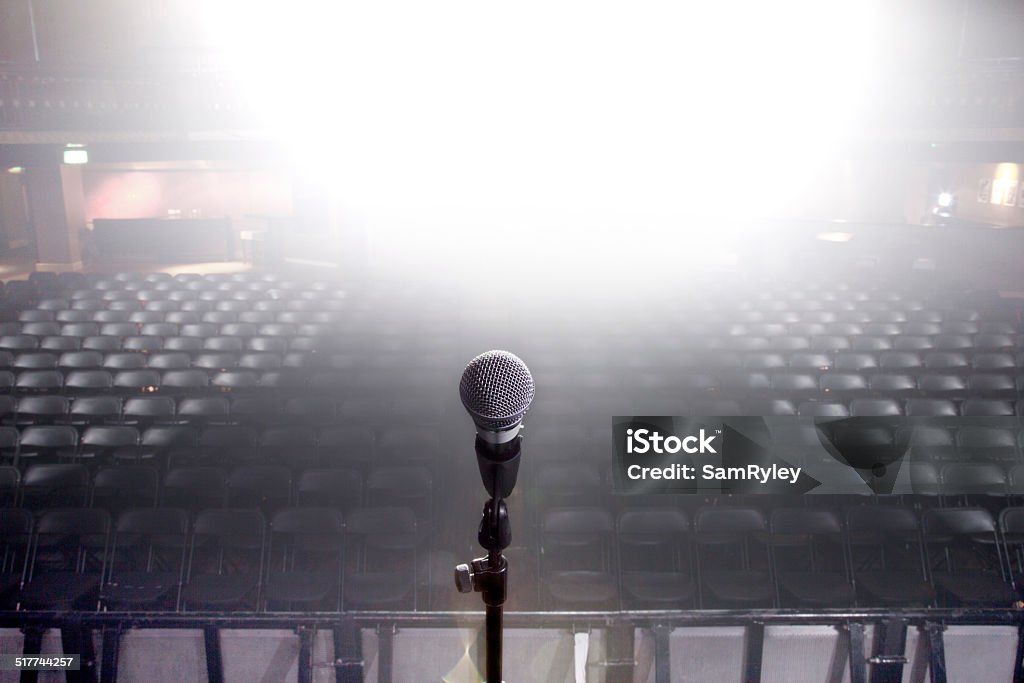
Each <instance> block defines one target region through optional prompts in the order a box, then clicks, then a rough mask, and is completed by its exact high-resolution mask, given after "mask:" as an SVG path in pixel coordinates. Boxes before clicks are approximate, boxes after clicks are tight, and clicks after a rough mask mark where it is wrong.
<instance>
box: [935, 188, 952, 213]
mask: <svg viewBox="0 0 1024 683" xmlns="http://www.w3.org/2000/svg"><path fill="white" fill-rule="evenodd" d="M938 204H939V206H941V207H942V208H944V209H948V208H949V207H951V206H953V195H952V194H950V193H949V192H940V193H939V200H938Z"/></svg>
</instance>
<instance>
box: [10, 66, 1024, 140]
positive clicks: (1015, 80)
mask: <svg viewBox="0 0 1024 683" xmlns="http://www.w3.org/2000/svg"><path fill="white" fill-rule="evenodd" d="M814 87H815V86H814V84H813V83H808V88H810V89H813V88H814ZM299 104H301V103H299ZM752 104H756V103H753V102H752ZM311 106H312V104H311ZM260 109H261V108H260V107H257V106H254V105H253V104H252V101H251V100H250V98H249V95H248V93H247V92H246V91H245V89H244V88H242V87H240V85H239V81H238V79H236V78H235V74H233V73H232V72H230V71H227V70H224V69H202V68H189V69H182V68H168V67H145V68H142V67H124V68H120V69H111V68H107V67H104V68H102V69H86V68H82V69H71V68H52V67H50V68H41V67H32V66H24V65H3V64H0V131H68V130H74V131H194V130H218V129H238V128H247V129H258V128H260V127H261V125H260V124H261V111H260ZM751 111H752V112H756V107H753V106H752V108H751ZM863 114H864V116H863V118H862V123H863V128H864V130H863V132H864V133H866V134H868V135H870V134H871V133H872V132H873V131H876V130H886V131H890V130H892V129H896V130H901V129H912V130H913V129H934V128H940V129H941V128H947V129H948V128H956V129H960V128H981V129H991V128H1024V62H1022V61H1021V60H1017V59H1008V60H965V61H961V62H954V63H951V64H948V65H936V66H932V67H929V68H928V69H927V70H918V69H912V68H898V67H893V68H892V70H891V71H890V73H888V74H886V75H884V76H882V77H880V78H877V79H876V80H875V82H873V84H872V87H871V88H870V90H869V91H868V95H867V99H866V101H865V107H864V112H863Z"/></svg>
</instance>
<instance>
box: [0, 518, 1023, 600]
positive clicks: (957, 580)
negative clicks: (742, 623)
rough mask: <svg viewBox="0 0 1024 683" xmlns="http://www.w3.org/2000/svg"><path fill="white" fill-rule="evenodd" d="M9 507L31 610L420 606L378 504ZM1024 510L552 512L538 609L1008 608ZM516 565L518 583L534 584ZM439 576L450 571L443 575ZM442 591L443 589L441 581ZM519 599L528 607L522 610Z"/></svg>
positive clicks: (406, 531)
mask: <svg viewBox="0 0 1024 683" xmlns="http://www.w3.org/2000/svg"><path fill="white" fill-rule="evenodd" d="M114 518H115V516H114V515H111V513H109V512H107V511H106V510H102V509H97V508H84V509H81V508H79V509H47V510H43V511H42V512H41V513H40V514H39V515H38V516H35V515H32V514H31V513H29V512H28V511H26V510H22V509H17V508H15V509H6V510H0V544H2V546H3V548H4V551H5V557H7V558H11V559H12V560H13V561H10V562H7V563H6V564H5V566H4V570H5V571H4V573H3V579H4V581H3V586H2V587H0V599H3V600H4V602H5V603H7V604H8V605H9V606H17V607H20V608H22V609H82V610H92V609H96V608H97V607H98V606H101V607H107V608H115V609H116V608H124V607H129V608H135V609H150V610H152V609H165V610H169V609H186V610H192V609H204V608H206V609H282V608H300V609H324V608H326V609H337V608H339V607H340V608H348V609H361V608H364V609H366V608H368V609H387V608H406V609H409V608H415V607H417V606H421V605H418V604H417V602H418V601H417V595H416V593H417V592H418V591H419V590H420V589H421V588H422V587H424V586H427V587H429V586H430V585H431V584H433V583H434V582H435V580H436V578H437V577H434V576H431V575H430V572H431V569H430V564H429V563H421V562H420V561H419V553H420V550H419V549H418V546H419V542H418V525H417V519H416V515H415V513H413V512H412V511H411V510H409V509H407V508H401V507H369V508H359V509H355V510H351V511H349V512H347V513H341V512H339V511H338V510H336V509H332V508H323V507H298V508H282V509H279V510H277V511H276V512H273V513H271V514H270V517H269V519H270V521H269V524H268V522H267V516H266V515H265V514H264V513H262V512H260V511H259V510H257V509H253V508H212V509H210V508H207V509H200V510H197V511H195V512H193V513H191V514H190V513H189V512H188V511H186V510H183V509H180V508H174V507H156V508H144V509H129V510H125V511H123V512H120V513H118V514H117V515H116V521H114ZM1022 537H1024V509H1022V508H1007V509H1005V510H1004V511H1003V512H1002V513H1000V515H999V516H998V518H993V516H992V515H991V514H989V513H988V512H987V511H986V510H983V509H979V508H941V509H939V508H936V509H929V510H926V511H924V512H922V513H920V514H918V513H917V512H915V511H914V510H912V509H910V508H907V507H902V506H868V507H851V508H849V509H848V510H846V512H845V514H843V515H839V514H837V513H835V512H833V511H830V510H823V509H808V508H778V509H776V510H774V511H773V512H772V513H771V514H770V515H766V514H765V513H764V512H762V511H760V510H757V509H754V508H746V507H713V508H702V509H700V510H698V511H697V512H696V513H695V514H694V515H693V516H692V519H691V517H690V515H688V514H686V513H685V512H683V511H681V510H674V509H639V510H626V511H624V512H622V513H620V514H619V515H618V516H617V517H615V516H613V515H611V514H610V513H609V512H608V511H607V510H605V509H602V508H586V507H583V508H566V509H556V510H551V511H549V512H548V513H547V514H546V515H545V516H544V519H543V522H542V525H541V531H540V548H539V554H538V560H537V565H536V576H535V578H536V579H537V580H538V583H537V585H538V589H539V590H540V591H541V594H540V595H539V596H538V599H540V600H541V601H542V604H547V605H556V606H559V607H571V608H574V609H598V610H605V609H615V608H619V607H625V608H632V609H644V608H647V609H649V608H657V609H683V608H687V607H695V606H696V607H703V608H711V607H715V608H728V607H735V608H743V609H750V608H752V607H757V606H761V607H770V606H773V605H775V606H784V607H802V608H817V609H820V608H829V607H832V608H836V607H849V606H851V605H857V606H864V607H893V606H908V605H915V606H921V607H927V606H933V605H942V606H957V607H982V606H998V607H1010V606H1011V605H1012V604H1013V603H1014V602H1015V601H1016V600H1017V596H1018V589H1017V585H1018V583H1019V581H1020V579H1021V577H1022V576H1024V573H1022V571H1021V570H1022V564H1021V559H1022V556H1021V547H1022V543H1021V540H1020V539H1021V538H1022ZM526 569H527V568H526V567H522V570H524V571H525V570H526ZM445 574H447V572H446V573H445ZM444 579H445V582H446V583H447V579H448V577H447V575H446V576H444ZM515 599H517V600H522V599H523V598H522V597H520V596H516V598H515Z"/></svg>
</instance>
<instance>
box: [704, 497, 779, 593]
mask: <svg viewBox="0 0 1024 683" xmlns="http://www.w3.org/2000/svg"><path fill="white" fill-rule="evenodd" d="M767 529H768V524H767V521H766V520H765V518H764V514H763V513H762V512H761V511H760V510H757V509H755V508H745V507H734V508H733V507H721V508H702V509H701V510H698V511H697V514H696V517H695V519H694V535H693V538H694V544H695V552H696V565H697V573H698V576H699V577H700V595H701V606H702V607H704V608H710V607H718V608H723V607H733V608H741V607H742V608H752V607H771V606H772V605H773V604H774V601H775V588H774V584H773V583H772V580H771V575H770V569H769V567H768V565H767V562H764V564H763V565H759V564H756V563H755V561H754V559H753V557H752V552H751V551H752V544H753V543H755V542H758V544H761V543H763V542H764V540H765V538H766V532H767Z"/></svg>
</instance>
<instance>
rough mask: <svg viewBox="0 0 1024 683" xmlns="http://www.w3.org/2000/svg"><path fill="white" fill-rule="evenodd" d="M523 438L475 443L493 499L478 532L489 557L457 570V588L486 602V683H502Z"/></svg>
mask: <svg viewBox="0 0 1024 683" xmlns="http://www.w3.org/2000/svg"><path fill="white" fill-rule="evenodd" d="M521 441H522V437H519V436H516V437H515V438H514V439H513V440H512V441H511V442H509V443H508V444H501V445H500V446H499V447H498V448H497V449H495V447H494V446H492V445H490V444H487V443H486V442H484V441H483V440H482V439H480V437H477V439H476V452H477V458H478V460H479V462H480V475H481V477H482V478H483V480H484V486H485V487H486V488H487V490H488V493H490V494H491V498H490V499H489V500H488V501H487V502H486V503H484V509H483V513H482V515H481V518H480V528H479V530H478V531H477V541H478V542H479V543H480V545H481V547H483V549H484V550H486V551H487V555H485V556H483V557H478V558H476V559H474V560H473V561H472V562H471V563H470V564H468V565H467V564H460V565H458V566H457V567H456V568H455V585H456V587H457V588H458V590H459V592H460V593H469V592H473V591H475V592H477V593H480V596H481V598H482V599H483V602H484V609H485V625H484V629H485V631H484V635H485V641H486V649H487V652H486V665H485V666H486V673H487V675H486V677H485V682H486V683H503V681H502V677H501V663H502V662H501V660H502V640H503V635H502V619H503V611H504V605H505V599H506V597H507V595H508V560H506V559H505V556H504V555H503V554H502V551H503V550H504V549H505V548H507V547H508V546H509V545H510V544H511V543H512V526H511V524H510V523H509V517H508V506H507V505H506V504H505V496H507V495H509V494H511V492H512V488H513V487H514V486H515V480H516V475H517V474H518V469H519V453H520V443H521Z"/></svg>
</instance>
